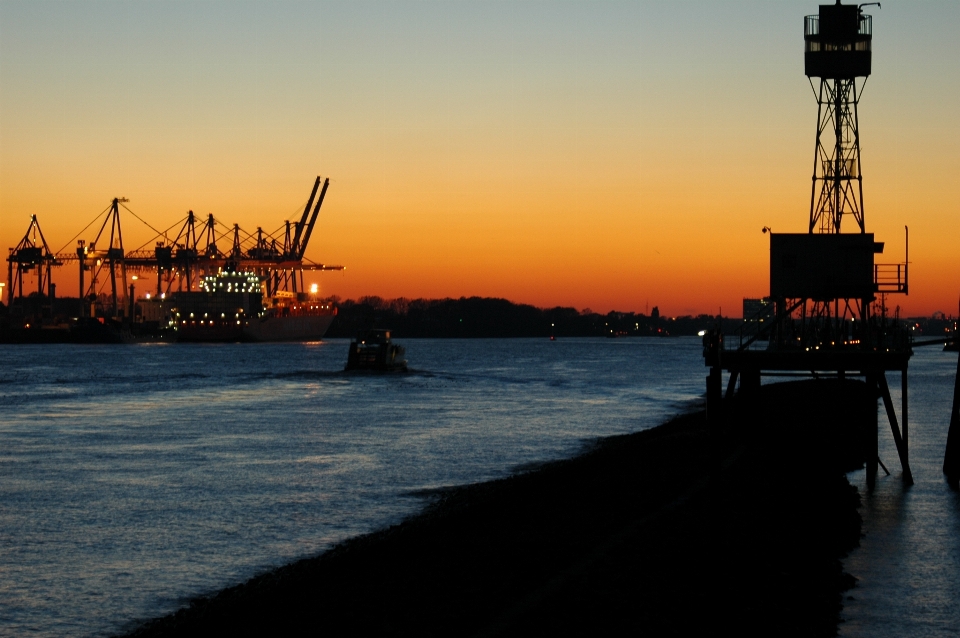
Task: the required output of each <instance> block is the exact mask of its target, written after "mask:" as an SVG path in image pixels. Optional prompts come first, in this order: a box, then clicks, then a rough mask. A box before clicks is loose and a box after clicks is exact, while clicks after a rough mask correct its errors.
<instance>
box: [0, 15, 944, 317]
mask: <svg viewBox="0 0 960 638" xmlns="http://www.w3.org/2000/svg"><path fill="white" fill-rule="evenodd" d="M817 11H818V9H817V3H816V2H809V1H807V2H799V1H793V0H790V1H778V2H770V1H769V0H767V1H761V0H757V1H753V2H745V1H739V0H730V1H728V2H694V1H681V2H656V3H654V2H522V1H521V2H454V3H450V2H402V1H398V2H188V1H184V2H135V3H129V2H82V1H81V2H12V1H3V2H0V245H2V246H4V247H7V246H13V245H15V244H16V243H17V242H18V241H19V239H20V238H21V236H22V235H23V233H24V231H25V230H26V229H27V226H28V224H29V219H30V215H31V214H36V215H37V216H38V218H39V220H40V223H41V225H42V227H43V231H44V234H45V235H46V237H47V240H48V242H49V244H50V247H51V248H52V249H53V250H60V249H61V248H63V249H66V250H71V249H73V247H74V246H75V243H74V242H72V241H71V238H73V237H74V236H75V235H76V234H77V233H78V232H80V230H81V229H82V228H83V227H84V226H85V225H86V224H87V223H88V222H90V221H91V220H93V219H94V218H95V217H96V216H97V215H98V214H99V213H100V212H101V211H102V210H103V209H104V208H106V207H107V206H108V205H109V203H110V200H111V199H112V198H113V197H115V196H122V197H127V198H129V200H130V201H129V203H128V204H127V206H128V207H129V208H130V209H131V210H132V211H134V212H135V213H136V214H137V215H139V216H140V217H142V218H143V219H145V220H147V221H148V222H150V223H151V224H152V225H153V226H155V227H157V228H161V229H162V228H167V227H169V226H171V225H173V224H174V223H176V222H177V221H178V220H180V219H182V218H183V217H184V215H185V213H186V211H187V210H188V209H192V210H193V211H195V212H196V213H197V214H199V215H201V216H204V217H205V216H206V215H207V214H209V213H212V214H214V215H215V216H216V217H217V218H218V219H219V220H221V221H222V222H224V223H227V224H233V223H234V222H236V223H239V224H240V225H241V227H243V228H244V229H246V230H248V231H251V232H252V231H254V230H255V229H256V227H257V226H262V227H263V228H264V229H265V230H268V231H273V230H275V229H277V228H279V227H281V226H282V224H283V220H285V219H292V218H295V217H298V216H299V214H300V213H301V212H302V209H303V205H304V203H305V202H306V199H307V197H308V196H309V192H310V188H311V187H312V185H313V180H314V178H315V176H316V175H318V174H320V175H323V176H329V177H330V179H331V185H330V190H329V193H328V194H327V198H326V201H325V203H324V206H323V209H322V211H321V216H320V222H319V227H318V230H317V231H316V232H315V233H314V236H313V240H312V241H311V246H310V248H309V250H308V252H307V256H308V257H309V258H311V259H313V260H315V261H318V262H323V263H328V264H343V265H345V266H347V269H346V270H345V271H344V272H340V273H334V272H331V273H324V274H322V275H318V276H316V277H315V279H316V280H317V281H318V282H319V283H320V285H321V287H322V290H323V293H324V294H326V295H338V296H340V297H342V298H357V297H359V296H362V295H379V296H382V297H387V298H391V297H400V296H403V297H410V298H415V297H460V296H471V295H480V296H495V297H505V298H507V299H510V300H512V301H515V302H522V303H530V304H533V305H536V306H541V307H550V306H556V305H562V306H573V307H576V308H578V309H583V308H587V307H589V308H591V309H593V310H594V311H602V312H606V311H608V310H622V311H640V312H644V311H646V310H647V308H648V307H649V308H652V307H653V306H654V305H656V306H659V308H660V311H661V313H662V314H666V315H680V314H698V313H711V314H712V313H716V312H717V311H718V310H719V309H721V308H722V310H723V313H724V314H725V315H730V316H739V314H740V308H741V300H742V298H743V297H754V296H762V295H764V294H766V292H767V289H768V278H769V277H768V265H767V263H768V256H769V244H768V242H769V240H768V236H766V235H764V234H762V233H761V228H762V227H763V226H770V227H772V228H773V230H774V231H775V232H804V231H805V230H806V224H807V219H808V216H809V206H810V178H811V173H812V165H813V155H814V135H815V125H816V117H817V105H816V102H815V100H814V97H813V93H812V92H811V89H810V85H809V83H808V81H807V78H806V77H805V76H804V74H803V26H802V22H803V17H804V15H806V14H813V13H817ZM870 13H872V14H873V16H874V21H873V34H874V39H873V52H874V53H873V75H872V76H871V78H870V79H869V81H868V83H867V86H866V90H865V92H864V95H863V101H862V102H861V105H860V112H859V114H860V134H861V144H862V159H863V172H864V202H865V214H866V224H867V230H868V232H874V233H876V235H877V238H878V240H881V241H885V242H886V251H885V253H884V255H883V256H882V257H880V259H879V260H880V261H883V262H898V261H903V259H904V232H903V228H904V226H905V225H909V227H910V239H911V243H910V260H911V267H910V268H911V270H910V274H911V281H910V283H911V294H910V296H909V297H899V296H897V297H894V298H893V299H892V300H891V301H890V304H891V305H894V304H899V305H901V307H902V309H903V312H905V313H907V314H908V315H929V314H930V313H932V312H934V311H937V310H940V311H944V312H946V313H948V314H954V315H956V314H957V299H958V295H960V251H958V243H960V236H958V228H957V221H958V211H960V181H958V175H960V159H958V155H960V37H957V33H958V32H960V3H957V2H953V1H941V2H934V1H929V2H922V3H914V2H911V3H907V2H893V1H891V2H889V3H887V2H884V3H883V9H882V10H881V9H878V8H877V7H870ZM123 220H124V221H123V223H124V245H125V248H127V249H128V250H129V249H132V248H135V247H137V246H140V245H141V244H143V243H145V242H147V241H149V240H150V239H151V238H152V237H153V235H154V233H153V232H152V231H150V230H149V229H148V228H146V227H145V226H143V225H142V224H140V223H139V222H137V221H136V220H135V219H134V218H133V217H131V216H129V215H128V216H125V217H124V218H123ZM95 232H96V229H95V228H91V229H89V230H88V231H87V232H85V233H84V234H83V235H81V237H82V238H84V239H87V240H88V241H89V240H91V239H92V238H93V237H94V235H95ZM75 270H76V267H75V266H68V267H63V268H61V269H59V270H58V271H56V273H55V275H54V280H55V281H56V282H57V284H58V287H59V294H61V295H75V294H76V285H77V284H76V279H77V277H76V272H75ZM3 279H4V280H6V269H4V273H3Z"/></svg>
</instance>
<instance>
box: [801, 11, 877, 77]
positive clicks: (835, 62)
mask: <svg viewBox="0 0 960 638" xmlns="http://www.w3.org/2000/svg"><path fill="white" fill-rule="evenodd" d="M871 4H874V3H871ZM876 4H879V3H876ZM864 6H866V5H860V6H857V5H843V4H840V3H839V2H838V3H837V4H821V5H820V14H819V15H812V16H807V17H806V18H804V24H803V40H804V45H805V46H804V54H803V62H804V69H805V71H806V74H807V76H808V77H819V78H828V79H834V80H839V79H853V78H858V77H867V76H868V75H870V43H871V41H872V40H873V17H872V16H868V15H864V14H863V7H864Z"/></svg>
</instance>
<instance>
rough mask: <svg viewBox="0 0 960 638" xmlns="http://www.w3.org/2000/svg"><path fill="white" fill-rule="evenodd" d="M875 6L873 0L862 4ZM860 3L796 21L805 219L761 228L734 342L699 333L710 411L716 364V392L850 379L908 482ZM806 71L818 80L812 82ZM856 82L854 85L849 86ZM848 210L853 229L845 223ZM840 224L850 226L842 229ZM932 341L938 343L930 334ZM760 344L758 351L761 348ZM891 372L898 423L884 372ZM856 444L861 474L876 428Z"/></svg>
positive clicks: (904, 410) (898, 274)
mask: <svg viewBox="0 0 960 638" xmlns="http://www.w3.org/2000/svg"><path fill="white" fill-rule="evenodd" d="M871 4H877V3H871ZM864 6H867V5H860V6H857V5H843V4H841V3H840V2H839V0H838V2H837V3H836V4H833V5H820V13H819V14H818V15H812V16H806V18H805V19H804V44H805V50H804V66H805V72H806V75H807V77H808V79H809V81H810V85H811V88H812V89H813V92H814V95H815V97H816V98H817V107H818V114H817V130H816V145H815V152H814V167H813V184H812V190H811V197H810V218H809V223H808V225H807V232H806V233H792V234H791V233H773V232H772V231H770V229H769V228H766V227H764V229H763V232H765V233H767V232H769V234H770V294H769V297H768V303H767V304H764V305H761V306H760V307H759V310H758V311H757V316H754V317H744V330H743V331H741V334H740V335H739V341H738V342H737V343H727V344H725V343H724V340H723V335H721V334H719V332H717V333H715V334H713V335H710V336H708V337H707V338H705V343H704V345H705V348H704V356H705V360H706V365H708V366H709V367H710V368H711V371H710V376H709V377H707V409H708V417H709V418H711V419H712V420H717V418H718V415H720V414H721V413H722V405H723V402H724V393H723V388H722V373H723V371H728V372H729V373H730V376H729V382H728V385H727V391H726V397H727V398H729V397H731V396H732V395H733V392H734V390H735V389H736V387H737V384H738V383H739V386H740V391H741V393H744V392H750V391H751V390H752V389H753V388H755V387H758V386H759V385H760V380H761V377H762V376H794V375H804V376H806V375H814V376H820V375H830V376H838V377H841V378H843V377H846V376H860V377H863V378H864V379H865V380H866V382H867V383H868V384H869V385H870V386H871V387H873V388H874V389H875V390H876V392H877V396H878V397H880V398H882V399H883V404H884V409H885V411H886V414H887V417H888V420H889V421H890V428H891V432H892V434H893V437H894V440H895V442H896V445H897V451H898V453H899V456H900V462H901V466H902V468H903V479H904V481H905V482H906V483H908V484H909V483H912V481H913V479H912V475H911V472H910V464H909V454H908V441H909V439H908V420H907V417H908V375H907V368H908V363H909V360H910V356H911V354H912V344H911V340H910V336H909V334H908V333H907V332H906V331H905V330H904V329H903V328H902V327H901V326H900V325H899V322H898V321H897V319H898V317H896V316H894V317H889V316H888V314H887V305H886V296H887V295H888V294H908V292H909V285H908V270H907V269H908V264H909V260H908V259H907V258H906V256H907V255H908V254H909V253H908V251H909V236H907V246H908V247H907V248H906V251H907V253H906V255H905V260H904V262H903V263H898V264H880V263H877V262H876V260H875V257H876V255H878V254H882V253H883V250H884V244H883V243H882V242H878V241H876V240H875V238H874V235H873V234H872V233H867V232H866V224H865V217H864V206H863V176H862V173H861V166H860V126H859V117H858V113H857V106H858V104H859V100H860V94H861V93H862V87H863V82H865V81H866V78H867V77H868V76H869V75H870V72H871V46H872V25H873V21H872V18H871V16H869V15H864V13H863V7H864ZM814 80H818V84H819V87H818V86H817V85H816V84H815V82H814ZM858 82H861V83H860V85H859V86H858ZM845 217H852V218H853V223H854V226H853V227H852V228H850V224H847V225H846V226H843V223H842V222H843V221H844V218H845ZM841 228H844V229H846V230H850V231H852V232H847V233H841ZM940 343H942V341H941V342H940ZM761 344H762V345H763V346H764V347H763V349H759V348H758V346H759V345H761ZM888 371H899V372H900V374H901V400H902V402H901V419H900V421H902V429H901V423H900V422H898V419H897V415H896V412H895V410H894V407H893V401H892V398H891V395H890V389H889V387H888V385H887V379H886V372H888ZM868 438H869V440H868V441H866V442H865V443H866V448H867V454H866V456H867V483H868V484H869V485H873V484H874V482H875V480H876V475H877V469H878V465H879V464H880V460H879V456H878V453H877V451H878V439H877V431H876V428H873V432H872V433H871V434H870V435H869V437H868Z"/></svg>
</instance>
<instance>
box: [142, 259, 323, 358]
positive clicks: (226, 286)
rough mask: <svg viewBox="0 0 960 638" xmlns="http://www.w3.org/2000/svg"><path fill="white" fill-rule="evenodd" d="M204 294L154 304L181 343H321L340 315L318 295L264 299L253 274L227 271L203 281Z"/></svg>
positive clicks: (286, 294) (287, 294) (279, 293)
mask: <svg viewBox="0 0 960 638" xmlns="http://www.w3.org/2000/svg"><path fill="white" fill-rule="evenodd" d="M200 288H201V290H198V291H194V292H177V293H174V294H173V295H171V297H170V298H169V299H161V300H154V304H155V305H156V309H155V310H154V313H155V314H157V315H162V316H164V317H165V318H167V325H169V330H168V332H169V333H170V336H171V337H172V338H173V339H175V340H176V341H178V342H204V343H216V342H235V341H252V342H266V341H319V340H320V339H321V338H323V335H324V334H326V332H327V329H328V328H329V327H330V324H331V323H332V322H333V318H334V317H335V316H336V314H337V309H336V307H334V306H333V304H331V303H329V302H325V301H323V300H320V299H318V298H317V295H316V293H315V292H314V293H304V292H300V293H295V292H287V291H283V290H281V291H276V292H274V293H273V294H272V295H270V296H265V295H264V292H263V287H262V284H261V280H260V277H259V276H258V275H257V274H256V273H251V272H232V271H222V272H220V273H218V274H216V275H212V276H207V277H204V278H203V280H202V282H201V285H200ZM154 313H151V314H154Z"/></svg>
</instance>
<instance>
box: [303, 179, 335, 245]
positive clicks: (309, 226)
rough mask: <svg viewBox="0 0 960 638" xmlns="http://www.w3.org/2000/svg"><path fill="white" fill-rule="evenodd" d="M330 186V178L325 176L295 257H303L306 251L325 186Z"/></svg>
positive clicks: (321, 203)
mask: <svg viewBox="0 0 960 638" xmlns="http://www.w3.org/2000/svg"><path fill="white" fill-rule="evenodd" d="M317 181H318V182H319V181H320V178H319V177H318V178H317ZM328 186H330V178H329V177H327V178H326V179H324V180H323V188H322V189H321V190H320V197H318V198H317V205H316V206H315V207H314V209H313V215H311V217H310V223H309V224H307V232H306V234H305V235H304V236H303V240H302V241H301V242H300V245H299V248H298V251H297V258H298V259H303V254H304V253H305V252H307V243H308V242H309V241H310V235H311V234H313V227H314V225H315V224H316V223H317V217H318V216H319V215H320V206H321V205H323V197H324V196H325V195H326V194H327V187H328Z"/></svg>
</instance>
